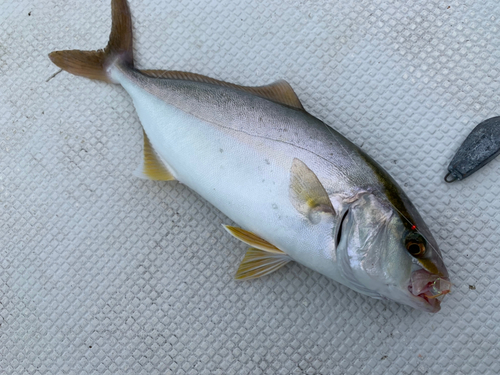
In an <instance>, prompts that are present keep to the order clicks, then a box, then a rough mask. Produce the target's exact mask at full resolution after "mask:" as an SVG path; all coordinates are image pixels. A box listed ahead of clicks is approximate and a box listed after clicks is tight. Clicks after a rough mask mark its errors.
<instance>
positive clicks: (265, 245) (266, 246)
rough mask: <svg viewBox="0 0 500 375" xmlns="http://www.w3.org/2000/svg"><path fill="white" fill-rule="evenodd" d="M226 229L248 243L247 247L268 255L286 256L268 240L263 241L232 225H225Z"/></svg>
mask: <svg viewBox="0 0 500 375" xmlns="http://www.w3.org/2000/svg"><path fill="white" fill-rule="evenodd" d="M224 228H225V229H226V230H227V231H228V232H229V233H230V234H231V235H233V236H234V237H236V238H237V239H238V240H240V241H242V242H244V243H246V244H247V245H250V246H253V247H255V248H257V249H259V250H262V251H266V252H268V253H274V254H285V253H284V252H283V251H281V250H280V249H278V248H277V247H276V246H274V245H272V244H270V243H269V242H267V241H266V240H263V239H262V238H260V237H259V236H257V235H256V234H254V233H252V232H249V231H247V230H244V229H241V228H238V227H232V226H230V225H224Z"/></svg>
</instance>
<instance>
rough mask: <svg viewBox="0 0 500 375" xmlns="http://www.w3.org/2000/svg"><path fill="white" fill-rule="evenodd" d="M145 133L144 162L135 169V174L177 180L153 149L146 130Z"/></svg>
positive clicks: (159, 179) (161, 179)
mask: <svg viewBox="0 0 500 375" xmlns="http://www.w3.org/2000/svg"><path fill="white" fill-rule="evenodd" d="M143 133H144V153H143V154H144V157H143V159H142V164H141V165H140V166H139V167H138V168H137V170H136V171H135V175H136V176H138V177H140V178H145V179H148V180H157V181H172V180H175V177H174V176H173V174H172V172H170V171H169V170H168V168H167V166H166V165H165V163H163V162H162V161H161V159H160V157H159V155H158V154H157V153H156V151H155V150H154V149H153V146H152V145H151V142H150V141H149V138H148V136H147V135H146V132H145V131H143Z"/></svg>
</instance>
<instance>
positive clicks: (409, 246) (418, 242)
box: [405, 233, 426, 258]
mask: <svg viewBox="0 0 500 375" xmlns="http://www.w3.org/2000/svg"><path fill="white" fill-rule="evenodd" d="M405 247H406V250H408V252H409V253H410V255H411V256H414V257H415V258H420V257H422V256H424V255H425V251H426V246H425V240H424V238H423V237H422V236H421V235H419V234H413V233H412V234H410V235H408V237H407V238H406V243H405Z"/></svg>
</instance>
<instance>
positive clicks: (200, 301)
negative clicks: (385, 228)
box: [0, 0, 500, 374]
mask: <svg viewBox="0 0 500 375" xmlns="http://www.w3.org/2000/svg"><path fill="white" fill-rule="evenodd" d="M131 8H132V13H133V15H134V25H135V35H136V59H137V65H138V66H139V67H142V68H157V69H175V70H185V71H191V72H197V73H202V74H206V75H210V76H212V77H215V78H218V79H223V80H227V81H231V82H235V83H240V84H247V85H260V84H266V83H269V82H271V81H274V80H276V79H280V78H284V79H286V80H288V81H289V82H290V83H291V84H292V86H293V87H294V88H295V90H296V92H297V94H298V95H299V97H300V99H301V100H302V102H303V104H304V107H305V108H306V109H307V110H308V111H309V112H311V113H312V114H313V115H315V116H317V117H319V118H320V119H323V120H325V121H326V122H327V123H329V124H331V125H333V126H334V127H335V128H336V129H338V130H339V131H340V132H341V133H343V134H344V135H346V136H347V137H348V138H350V139H351V140H352V141H354V142H355V143H356V144H358V145H360V146H362V148H363V149H364V150H366V151H367V152H368V153H369V154H370V155H371V156H373V157H374V158H375V159H376V160H377V161H379V162H380V163H381V164H382V165H383V166H384V167H385V168H386V169H387V170H388V171H389V172H390V173H391V174H392V175H393V176H394V177H395V178H396V180H397V181H398V182H399V183H400V184H401V185H402V186H404V188H405V190H406V191H407V193H408V195H409V196H410V198H411V199H412V200H413V202H414V203H415V205H416V206H417V207H418V209H419V210H420V212H421V214H422V216H423V217H424V218H425V220H426V222H427V223H428V225H429V227H430V228H431V230H432V231H433V233H434V234H435V237H436V239H437V241H438V243H439V245H440V246H441V249H442V252H443V254H444V257H445V262H446V264H447V266H448V270H449V272H450V276H451V278H452V281H453V284H454V289H453V292H452V294H450V295H449V296H447V297H446V298H445V300H444V302H443V304H442V310H441V312H440V313H438V314H435V315H431V314H428V313H424V312H419V311H415V310H412V309H411V308H409V307H405V306H402V305H398V304H396V303H392V302H382V301H376V300H372V299H370V298H368V297H364V296H361V295H359V294H357V293H355V292H353V291H351V290H349V289H347V288H346V287H343V286H340V285H338V284H336V283H334V282H332V281H329V280H328V279H326V278H325V277H323V276H320V275H319V274H317V273H314V272H313V271H310V270H308V269H306V268H304V267H301V266H299V265H297V264H291V265H289V266H287V267H285V268H284V269H282V270H280V271H279V272H276V273H275V274H273V275H271V276H268V277H265V278H262V279H259V280H255V281H250V282H235V281H234V280H233V274H234V273H235V271H236V269H237V267H238V263H239V261H240V260H241V258H242V257H243V254H244V252H245V248H246V246H245V245H243V244H241V243H239V242H237V241H236V240H234V239H233V238H231V237H230V236H229V235H228V234H227V233H226V232H225V231H224V230H223V228H222V227H221V224H222V223H225V224H230V222H228V220H227V219H226V218H225V217H224V216H223V215H222V214H220V213H219V212H218V211H217V210H216V209H215V208H214V207H212V206H210V205H209V204H207V203H206V202H205V201H203V200H202V199H201V198H199V197H198V196H197V195H196V194H194V193H192V192H191V191H189V190H188V189H187V188H185V187H184V186H181V185H179V184H175V183H160V182H149V181H143V180H139V179H136V178H134V177H133V176H132V174H131V173H132V171H133V170H134V169H135V167H136V166H137V164H138V163H139V160H140V152H141V130H140V124H139V122H138V119H137V116H136V114H135V113H134V109H133V107H132V105H131V100H130V99H129V98H128V96H127V95H126V94H125V92H124V91H123V90H122V89H120V88H119V87H118V86H113V85H108V84H104V83H100V82H92V81H90V80H86V79H83V78H78V77H74V76H71V75H69V74H67V73H64V72H63V73H60V74H58V75H56V76H55V77H53V78H51V77H52V76H53V74H54V73H56V72H57V71H58V68H57V67H55V66H54V65H52V63H51V62H50V61H49V59H48V58H47V54H48V53H49V52H51V51H53V50H56V49H95V48H100V47H103V46H104V45H105V44H106V41H107V37H108V35H109V28H110V5H109V1H107V0H106V1H77V0H69V1H56V0H48V1H43V2H42V1H33V0H16V1H15V2H14V1H10V2H8V1H3V2H0V254H1V256H0V372H1V373H2V374H438V373H443V374H498V373H500V309H499V307H500V288H499V284H500V248H499V243H500V235H499V233H500V231H499V226H500V213H499V209H500V198H499V195H500V159H499V160H495V161H493V162H492V163H490V164H489V165H488V166H487V167H485V168H484V169H483V170H481V171H480V172H478V173H477V174H475V175H474V176H472V177H470V178H469V179H468V180H466V181H464V182H461V183H460V182H457V183H454V184H451V185H448V184H445V183H444V182H443V177H444V175H445V173H446V167H447V165H448V162H449V161H450V160H451V158H452V156H453V154H454V153H455V151H456V149H457V148H458V146H459V144H460V143H461V142H462V140H463V139H465V137H466V136H467V135H468V133H469V132H470V131H471V130H472V129H473V128H474V126H475V125H476V124H477V123H479V122H480V121H482V120H484V119H486V118H488V117H492V116H498V115H500V82H499V75H500V20H499V17H500V4H499V3H498V1H497V0H488V1H486V0H485V1H481V2H480V1H472V0H453V1H449V2H446V1H445V2H443V1H437V0H436V1H434V0H417V1H383V0H380V1H377V0H334V1H326V0H318V1H309V0H301V1H298V0H289V1H288V0H287V1H286V2H285V1H283V0H266V1H243V0H241V1H234V0H224V1H201V0H198V1H191V0H181V1H177V0H176V1H173V0H161V1H160V0H156V1H148V0H145V1H138V0H131Z"/></svg>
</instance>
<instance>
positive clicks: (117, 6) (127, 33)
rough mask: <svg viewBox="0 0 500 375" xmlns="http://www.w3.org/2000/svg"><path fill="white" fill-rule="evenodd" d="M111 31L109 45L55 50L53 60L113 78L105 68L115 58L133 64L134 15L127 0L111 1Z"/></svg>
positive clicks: (82, 71) (80, 73) (82, 73)
mask: <svg viewBox="0 0 500 375" xmlns="http://www.w3.org/2000/svg"><path fill="white" fill-rule="evenodd" d="M111 17H112V25H111V33H110V35H109V42H108V45H107V46H106V48H104V49H103V50H98V51H79V50H70V51H54V52H51V53H50V54H49V58H50V60H52V62H53V63H54V64H55V65H57V66H58V67H59V68H61V69H63V70H66V71H67V72H69V73H71V74H74V75H78V76H82V77H87V78H90V79H97V80H101V81H105V82H112V80H111V79H110V78H109V77H108V75H107V74H106V68H107V66H108V65H110V64H111V63H113V62H114V61H115V60H119V61H120V63H122V64H126V65H128V66H130V67H132V66H133V65H134V57H133V45H132V39H133V37H132V18H131V14H130V9H129V7H128V4H127V1H126V0H113V1H112V3H111Z"/></svg>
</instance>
